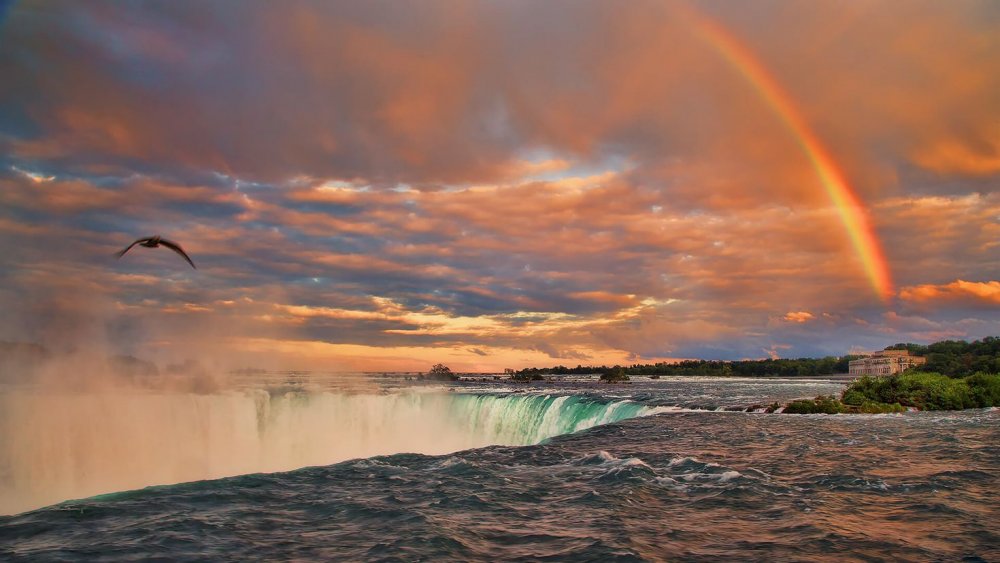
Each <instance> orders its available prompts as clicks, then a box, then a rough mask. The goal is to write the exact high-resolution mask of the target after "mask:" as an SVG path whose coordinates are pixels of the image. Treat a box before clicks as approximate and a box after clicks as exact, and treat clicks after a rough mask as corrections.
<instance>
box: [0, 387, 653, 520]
mask: <svg viewBox="0 0 1000 563" xmlns="http://www.w3.org/2000/svg"><path fill="white" fill-rule="evenodd" d="M649 412H651V411H650V409H649V408H647V407H645V406H643V405H641V404H639V403H635V402H631V401H610V402H602V401H597V400H593V399H589V398H585V397H579V396H556V395H531V394H518V395H489V394H463V393H453V392H452V393H448V392H417V391H409V390H408V391H400V392H396V393H389V394H378V393H367V394H366V393H345V392H333V391H313V392H304V391H292V392H279V393H270V392H268V391H264V390H246V391H229V392H223V393H216V394H209V395H199V394H187V393H162V392H142V391H138V390H129V391H116V392H109V391H104V392H95V393H76V394H53V393H44V392H41V391H31V390H18V391H12V392H6V393H0V514H9V513H13V512H19V511H22V510H27V509H30V508H36V507H40V506H44V505H47V504H51V503H53V502H58V501H61V500H67V499H72V498H81V497H86V496H92V495H95V494H101V493H108V492H114V491H120V490H128V489H134V488H139V487H143V486H148V485H160V484H171V483H179V482H184V481H196V480H202V479H212V478H218V477H224V476H230V475H241V474H246V473H257V472H273V471H285V470H291V469H295V468H299V467H306V466H311V465H327V464H330V463H335V462H338V461H343V460H346V459H352V458H360V457H371V456H375V455H384V454H392V453H403V452H412V453H423V454H443V453H448V452H453V451H458V450H463V449H468V448H475V447H482V446H487V445H528V444H535V443H538V442H541V441H543V440H545V439H547V438H551V437H553V436H557V435H560V434H566V433H571V432H576V431H579V430H583V429H585V428H589V427H591V426H595V425H598V424H606V423H609V422H615V421H618V420H623V419H626V418H630V417H634V416H640V415H643V414H648V413H649Z"/></svg>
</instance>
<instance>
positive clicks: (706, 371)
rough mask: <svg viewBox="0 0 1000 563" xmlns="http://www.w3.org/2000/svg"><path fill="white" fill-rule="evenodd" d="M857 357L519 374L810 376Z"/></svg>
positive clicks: (841, 368) (843, 368)
mask: <svg viewBox="0 0 1000 563" xmlns="http://www.w3.org/2000/svg"><path fill="white" fill-rule="evenodd" d="M856 357H857V356H844V357H842V358H836V357H833V356H827V357H825V358H818V359H817V358H798V359H777V360H771V359H768V360H740V361H735V362H723V361H718V360H685V361H683V362H678V363H667V362H659V363H656V364H632V365H630V366H620V365H616V366H610V367H609V366H603V365H602V366H582V365H578V366H576V367H575V368H571V367H566V366H555V367H550V368H525V369H523V370H521V371H519V372H517V373H518V374H519V375H522V376H525V375H528V376H530V375H585V374H594V373H599V374H602V375H603V374H613V373H624V374H625V375H646V376H649V375H714V376H722V377H727V376H728V377H760V376H779V377H809V376H815V375H832V374H835V373H847V368H848V362H850V361H851V360H853V359H855V358H856Z"/></svg>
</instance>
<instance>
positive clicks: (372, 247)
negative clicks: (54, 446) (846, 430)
mask: <svg viewBox="0 0 1000 563" xmlns="http://www.w3.org/2000/svg"><path fill="white" fill-rule="evenodd" d="M0 77H2V79H0V265H2V267H0V310H3V311H4V312H5V313H4V315H3V319H2V320H0V340H6V341H21V342H39V343H43V344H45V345H46V346H48V347H50V348H51V349H53V350H57V351H58V350H69V351H72V350H74V349H79V348H80V347H87V348H93V349H99V350H102V351H106V352H108V353H116V354H128V355H134V356H137V357H141V358H147V359H152V360H154V361H160V362H168V361H182V360H184V359H190V358H196V359H203V358H209V359H213V358H214V359H216V360H218V361H224V362H226V363H227V365H230V366H232V367H265V368H269V369H277V368H287V369H321V370H330V371H359V370H364V371H386V370H415V371H423V370H426V369H428V368H429V367H430V366H431V365H432V364H435V363H444V364H446V365H449V366H450V367H452V369H456V370H462V371H495V370H502V369H504V368H508V367H509V368H523V367H526V366H551V365H557V364H563V365H569V366H575V365H577V364H584V365H588V364H608V365H612V364H616V363H621V364H625V363H635V362H655V361H666V360H672V359H679V358H704V359H744V358H767V357H818V356H825V355H842V354H845V353H849V352H851V351H860V350H872V349H880V348H882V347H885V346H887V345H890V344H894V343H898V342H920V343H928V342H934V341H938V340H943V339H967V340H968V339H977V338H982V337H983V336H988V335H997V334H1000V190H998V186H1000V4H998V3H996V2H993V1H988V0H983V1H964V0H955V1H949V2H938V1H920V0H906V1H904V2H887V1H884V0H879V1H867V0H858V1H854V2H849V3H843V2H832V1H820V2H798V1H775V0H761V1H758V2H752V3H750V2H745V3H737V2H728V1H702V2H694V1H691V2H680V1H676V2H667V1H664V2H651V1H643V0H636V1H632V2H627V3H626V2H610V1H596V2H595V1H585V0H580V1H577V0H573V1H568V0H552V1H547V2H526V1H517V0H511V1H504V2H486V1H483V2H458V1H454V2H452V1H434V2H383V1H372V2H318V1H317V2H310V1H304V0H295V1H292V2H282V3H272V2H265V1H256V2H255V1H246V2H244V1H240V2H236V1H205V2H197V3H196V2H173V1H161V2H149V1H135V2H128V3H104V2H68V1H66V2H56V1H53V2H47V1H45V2H33V1H21V2H14V3H10V2H4V3H0ZM154 234H160V235H162V236H163V237H165V238H167V239H170V240H174V241H176V242H178V243H179V244H181V245H182V246H183V247H184V249H185V250H186V251H187V252H188V253H189V254H190V255H191V257H192V258H193V260H194V262H195V264H196V265H197V267H198V268H197V270H195V269H192V268H190V267H189V266H188V265H187V264H186V263H185V262H184V261H183V260H181V259H180V257H178V256H177V255H175V254H173V253H172V252H170V251H169V250H166V249H163V248H159V249H145V248H135V249H133V250H132V251H131V252H129V253H128V254H126V255H125V256H124V257H122V258H121V259H116V258H115V256H114V253H115V252H116V251H118V250H120V249H121V248H123V247H125V246H126V245H127V244H129V243H130V242H131V241H133V240H134V239H136V238H138V237H143V236H149V235H154Z"/></svg>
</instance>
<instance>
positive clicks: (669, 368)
mask: <svg viewBox="0 0 1000 563" xmlns="http://www.w3.org/2000/svg"><path fill="white" fill-rule="evenodd" d="M886 350H909V351H910V353H911V354H913V355H915V356H924V357H926V358H927V363H925V364H923V365H920V366H918V367H917V368H916V369H917V370H919V371H925V372H935V373H940V374H944V375H947V376H948V377H967V376H969V375H972V374H974V373H978V372H985V373H1000V337H996V336H987V337H986V338H983V339H982V340H974V341H972V342H966V341H964V340H944V341H942V342H935V343H934V344H926V345H924V344H911V343H901V344H894V345H892V346H889V347H888V348H886ZM858 357H860V356H842V357H839V358H838V357H834V356H827V357H825V358H798V359H776V360H771V359H768V360H739V361H734V362H723V361H719V360H686V361H683V362H678V363H667V362H660V363H656V364H632V365H630V366H619V365H616V366H610V367H609V366H603V365H602V366H583V365H578V366H576V367H566V366H561V365H560V366H555V367H549V368H525V369H523V370H521V371H519V372H517V374H518V375H519V376H521V377H522V378H524V377H532V376H536V375H537V376H542V375H584V374H594V373H597V374H612V373H619V371H620V372H622V373H624V374H625V375H646V376H650V375H682V376H683V375H714V376H723V377H725V376H731V377H761V376H776V377H809V376H817V375H832V374H838V373H847V372H848V363H849V362H850V361H851V360H854V359H856V358H858Z"/></svg>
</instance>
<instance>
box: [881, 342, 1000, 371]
mask: <svg viewBox="0 0 1000 563" xmlns="http://www.w3.org/2000/svg"><path fill="white" fill-rule="evenodd" d="M886 350H909V351H910V353H911V354H914V355H916V356H924V357H925V358H927V363H925V364H923V365H920V366H917V368H916V369H917V370H918V371H926V372H936V373H940V374H943V375H947V376H948V377H966V376H969V375H972V374H974V373H978V372H986V373H1000V337H997V336H987V337H986V338H983V339H982V340H973V341H972V342H966V341H964V340H943V341H941V342H935V343H934V344H927V345H923V344H911V343H905V344H894V345H892V346H889V347H888V348H886Z"/></svg>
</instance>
